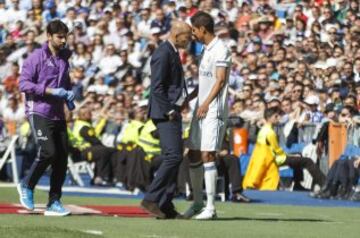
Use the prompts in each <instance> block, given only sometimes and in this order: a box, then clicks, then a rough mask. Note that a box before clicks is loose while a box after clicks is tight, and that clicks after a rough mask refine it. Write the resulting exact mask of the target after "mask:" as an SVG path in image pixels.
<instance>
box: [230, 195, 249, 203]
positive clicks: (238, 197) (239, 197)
mask: <svg viewBox="0 0 360 238" xmlns="http://www.w3.org/2000/svg"><path fill="white" fill-rule="evenodd" d="M231 201H232V202H243V203H249V202H251V199H250V198H248V197H247V196H245V195H244V194H242V193H234V194H233V195H232V198H231Z"/></svg>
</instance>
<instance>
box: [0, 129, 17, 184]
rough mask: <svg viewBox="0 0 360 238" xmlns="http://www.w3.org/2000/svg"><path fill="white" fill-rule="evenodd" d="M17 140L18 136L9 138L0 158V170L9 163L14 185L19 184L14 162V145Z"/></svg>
mask: <svg viewBox="0 0 360 238" xmlns="http://www.w3.org/2000/svg"><path fill="white" fill-rule="evenodd" d="M18 138H19V136H18V135H15V136H13V137H12V138H11V141H10V143H9V145H8V147H7V149H6V151H5V153H4V154H3V156H2V157H1V158H0V170H1V169H2V168H3V167H4V166H5V164H6V163H11V169H12V178H13V182H14V184H18V183H19V175H18V168H17V161H16V152H15V145H16V144H15V143H16V141H17V139H18Z"/></svg>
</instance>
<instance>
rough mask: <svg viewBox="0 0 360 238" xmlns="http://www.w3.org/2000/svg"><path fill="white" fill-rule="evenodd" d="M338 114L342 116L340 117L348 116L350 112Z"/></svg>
mask: <svg viewBox="0 0 360 238" xmlns="http://www.w3.org/2000/svg"><path fill="white" fill-rule="evenodd" d="M340 116H342V117H348V116H350V114H349V113H341V114H340Z"/></svg>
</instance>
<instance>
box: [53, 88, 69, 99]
mask: <svg viewBox="0 0 360 238" xmlns="http://www.w3.org/2000/svg"><path fill="white" fill-rule="evenodd" d="M51 95H53V96H55V97H58V98H62V99H66V98H67V95H68V91H66V90H65V89H63V88H53V89H52V90H51Z"/></svg>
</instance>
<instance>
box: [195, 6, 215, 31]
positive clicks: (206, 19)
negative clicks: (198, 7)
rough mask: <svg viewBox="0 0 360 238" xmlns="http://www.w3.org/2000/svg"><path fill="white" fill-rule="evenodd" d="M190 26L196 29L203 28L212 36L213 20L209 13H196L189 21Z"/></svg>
mask: <svg viewBox="0 0 360 238" xmlns="http://www.w3.org/2000/svg"><path fill="white" fill-rule="evenodd" d="M190 21H191V24H192V25H193V26H195V27H196V28H200V27H201V26H203V27H204V28H205V29H206V31H207V32H209V33H211V34H214V32H215V30H214V25H215V24H214V19H213V18H212V17H211V15H210V14H209V13H206V12H203V11H198V12H197V13H195V14H194V16H192V17H191V19H190Z"/></svg>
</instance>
